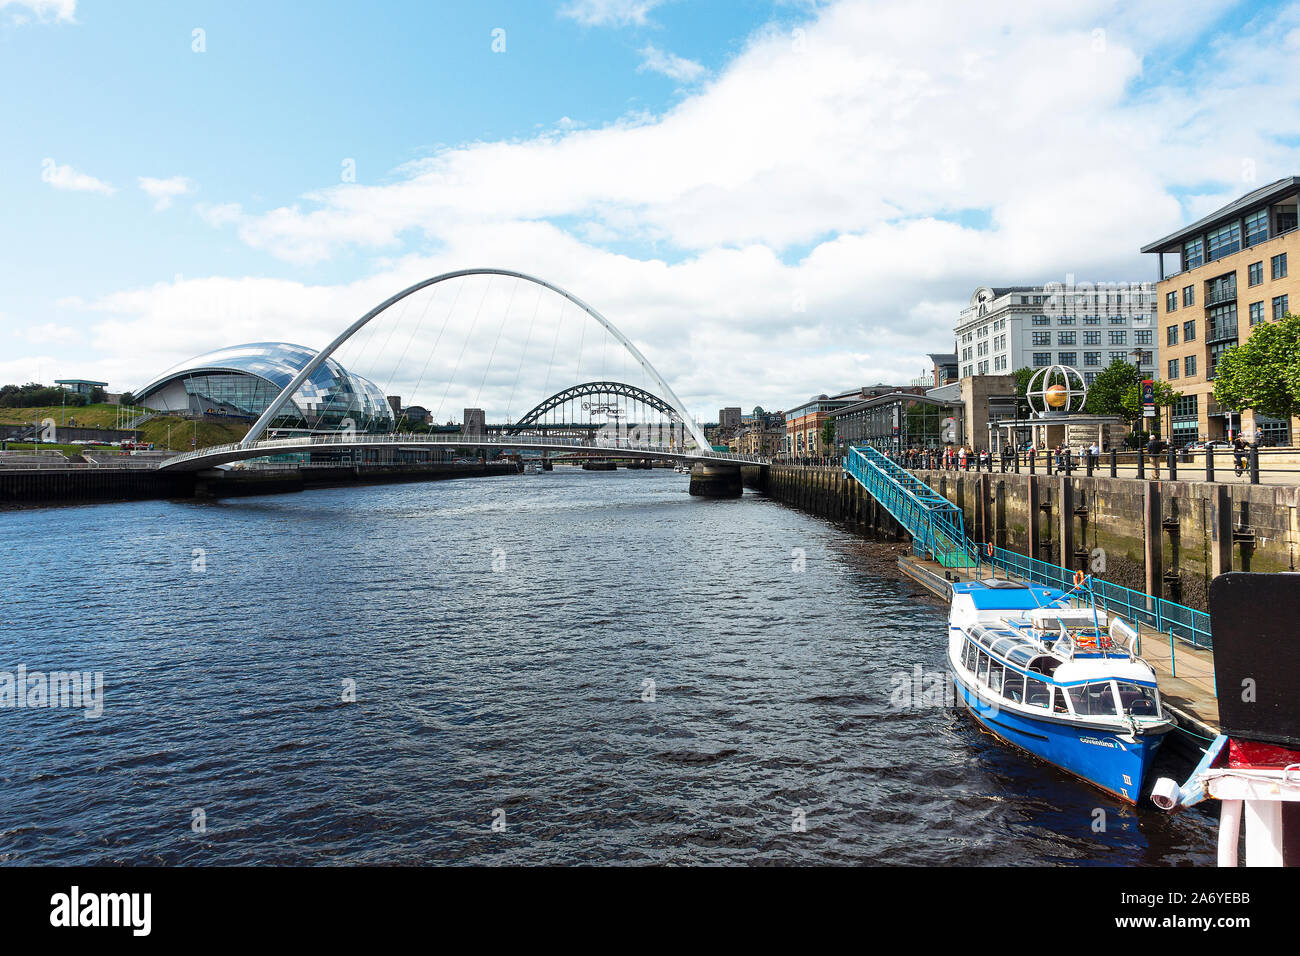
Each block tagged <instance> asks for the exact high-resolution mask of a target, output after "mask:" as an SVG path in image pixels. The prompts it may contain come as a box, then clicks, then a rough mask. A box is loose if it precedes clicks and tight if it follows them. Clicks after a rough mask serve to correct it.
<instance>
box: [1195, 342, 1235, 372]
mask: <svg viewBox="0 0 1300 956" xmlns="http://www.w3.org/2000/svg"><path fill="white" fill-rule="evenodd" d="M1236 347H1237V343H1236V342H1224V343H1222V344H1220V345H1211V346H1210V357H1209V359H1208V360H1207V361H1206V369H1205V377H1206V378H1207V379H1209V378H1214V369H1215V367H1216V366H1217V365H1218V364H1219V356H1221V355H1222V354H1223V353H1224V352H1226V351H1228V349H1231V348H1236ZM1195 365H1196V363H1195V362H1193V363H1192V366H1193V368H1194V367H1195Z"/></svg>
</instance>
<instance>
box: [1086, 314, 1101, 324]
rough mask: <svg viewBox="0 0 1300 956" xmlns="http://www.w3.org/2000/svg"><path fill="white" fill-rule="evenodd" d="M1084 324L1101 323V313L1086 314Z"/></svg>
mask: <svg viewBox="0 0 1300 956" xmlns="http://www.w3.org/2000/svg"><path fill="white" fill-rule="evenodd" d="M1083 324H1084V325H1101V316H1100V315H1085V316H1084V317H1083Z"/></svg>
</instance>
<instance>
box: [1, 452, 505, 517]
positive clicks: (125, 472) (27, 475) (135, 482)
mask: <svg viewBox="0 0 1300 956" xmlns="http://www.w3.org/2000/svg"><path fill="white" fill-rule="evenodd" d="M518 471H519V466H518V465H516V464H515V463H513V462H437V463H427V464H392V465H339V466H331V467H311V468H302V469H297V468H286V469H267V470H261V469H233V468H232V469H229V470H221V469H213V470H212V471H207V472H198V473H186V472H171V471H154V470H151V469H139V468H132V469H126V468H121V469H118V468H83V469H71V468H69V469H63V470H59V469H39V470H37V469H24V470H17V469H15V470H12V471H6V470H3V469H0V508H13V507H30V506H39V505H53V504H85V503H91V502H100V501H135V500H143V499H156V498H234V497H244V496H248V495H270V494H283V493H288V492H295V491H302V490H304V489H305V488H324V487H334V486H339V485H354V484H357V485H362V484H387V483H391V482H407V481H441V480H445V479H449V478H476V477H484V476H488V475H513V474H517V473H518Z"/></svg>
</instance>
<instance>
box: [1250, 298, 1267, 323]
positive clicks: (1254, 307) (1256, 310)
mask: <svg viewBox="0 0 1300 956" xmlns="http://www.w3.org/2000/svg"><path fill="white" fill-rule="evenodd" d="M1263 321H1264V303H1263V302H1252V303H1251V304H1250V324H1251V325H1259V323H1261V322H1263Z"/></svg>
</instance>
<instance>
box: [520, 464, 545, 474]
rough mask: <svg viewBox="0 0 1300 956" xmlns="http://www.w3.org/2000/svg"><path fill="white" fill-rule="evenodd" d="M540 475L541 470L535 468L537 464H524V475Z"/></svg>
mask: <svg viewBox="0 0 1300 956" xmlns="http://www.w3.org/2000/svg"><path fill="white" fill-rule="evenodd" d="M540 473H541V469H540V468H538V467H537V462H535V461H530V462H527V463H525V464H524V474H525V475H536V474H540Z"/></svg>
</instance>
